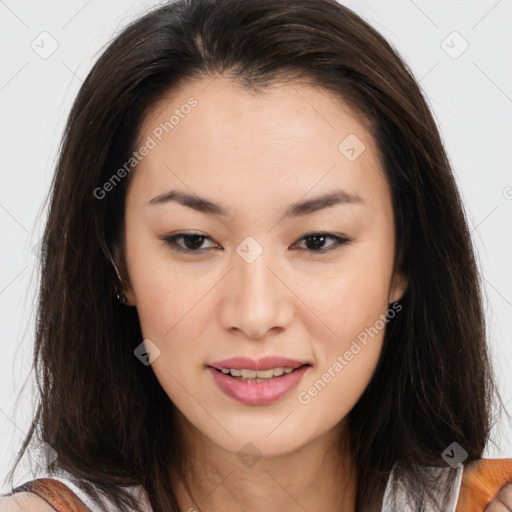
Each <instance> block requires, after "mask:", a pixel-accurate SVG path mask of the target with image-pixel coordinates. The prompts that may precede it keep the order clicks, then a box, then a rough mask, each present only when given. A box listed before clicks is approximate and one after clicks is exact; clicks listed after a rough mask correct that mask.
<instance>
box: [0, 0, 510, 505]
mask: <svg viewBox="0 0 512 512" xmlns="http://www.w3.org/2000/svg"><path fill="white" fill-rule="evenodd" d="M42 257H43V262H44V264H43V270H42V281H41V295H40V303H39V317H38V324H37V339H36V360H35V364H36V367H37V368H38V369H39V376H40V382H41V390H42V393H41V401H40V405H39V408H38V410H37V412H36V415H35V418H34V422H33V425H32V429H31V431H30V435H29V436H28V437H27V439H26V440H25V443H24V445H23V447H22V449H21V450H20V454H19V457H18V459H17V461H16V463H18V462H19V460H20V458H21V456H22V454H23V453H24V451H25V450H26V449H27V448H28V446H29V443H30V441H31V440H32V439H33V438H34V439H39V440H42V441H44V443H46V444H45V445H44V446H45V447H46V449H47V452H46V453H53V454H54V457H52V458H49V459H48V460H47V461H46V464H45V466H46V465H47V467H46V468H45V469H44V471H42V472H40V473H38V474H36V475H34V476H35V477H38V478H39V479H36V478H32V480H31V481H28V482H26V483H25V485H24V486H18V487H17V488H16V489H14V490H13V491H14V492H13V496H12V497H11V498H8V499H6V500H4V501H3V504H4V505H3V506H4V507H9V506H10V507H14V506H16V507H20V506H21V508H22V509H23V508H25V509H26V510H29V509H30V507H32V506H34V507H39V506H40V507H43V506H44V505H45V503H46V502H45V501H41V499H39V498H38V499H39V502H38V504H36V505H33V503H34V500H35V498H33V496H34V495H35V494H38V495H39V496H40V497H42V498H44V499H45V500H46V501H47V502H48V503H52V504H53V507H54V508H55V509H57V510H87V509H89V510H105V509H112V510H153V511H160V510H162V511H163V510H165V511H189V512H192V511H194V510H201V511H208V512H217V511H220V510H225V509H226V508H228V507H236V508H238V509H241V510H251V511H256V510H266V511H277V510H287V511H295V510H311V511H313V510H332V511H341V510H343V511H352V512H354V511H383V512H390V511H396V510H411V511H417V510H442V511H455V510H457V511H458V512H462V511H463V510H464V511H467V510H470V507H472V508H471V510H478V511H481V510H483V508H484V507H486V506H488V508H487V509H486V510H490V508H489V507H502V508H503V507H510V506H511V504H510V501H511V500H510V489H511V488H512V486H510V485H509V486H507V485H506V484H507V482H508V481H512V468H511V464H510V463H511V460H510V459H502V460H494V461H492V460H491V461H486V460H482V453H483V450H484V448H485V446H486V443H487V441H488V437H489V431H490V426H491V425H490V418H491V406H492V404H493V403H494V402H495V401H497V400H498V398H497V395H496V393H495V385H494V381H493V377H492V373H491V368H490V363H489V357H488V353H487V346H486V340H485V329H484V316H483V311H482V303H481V295H480V286H479V281H478V274H477V267H476V264H475V258H474V254H473V249H472V245H471V240H470V236H469V230H468V228H467V225H466V221H465V217H464V211H463V206H462V203H461V199H460V196H459V193H458V191H457V188H456V184H455V181H454V178H453V174H452V171H451V169H450V164H449V161H448V159H447V156H446V153H445V150H444V148H443V145H442V142H441V139H440V136H439V132H438V129H437V127H436V125H435V122H434V120H433V118H432V115H431V113H430V111H429V109H428V107H427V105H426V103H425V100H424V98H423V96H422V94H421V91H420V89H419V87H418V85H417V84H416V82H415V81H414V78H413V77H412V76H411V74H410V72H409V71H408V69H407V66H406V65H405V64H404V63H403V61H402V60H401V59H400V57H399V56H398V55H397V54H396V53H395V52H394V51H393V49H392V48H391V47H390V45H389V44H388V43H387V42H386V41H385V40H384V39H383V38H382V36H380V35H379V34H378V33H377V32H376V31H375V30H374V29H373V28H371V27H370V26H369V25H367V24H366V23H365V22H364V21H363V20H362V19H361V18H359V17H358V16H356V15H355V14H354V13H353V12H352V11H350V10H349V9H347V8H345V7H343V6H341V5H339V4H338V3H336V2H335V1H333V0H314V1H311V0H308V1H307V2H306V1H302V0H285V1H280V2H275V1H271V0H257V1H256V0H254V1H242V2H241V1H239V0H191V1H186V0H180V1H177V2H173V3H169V4H167V5H165V6H163V7H160V8H158V9H155V10H154V11H153V12H150V13H149V14H147V15H146V16H144V17H143V18H141V19H139V20H137V21H135V22H134V23H133V24H131V25H130V26H129V27H128V28H126V29H125V30H124V31H123V32H122V33H121V34H120V35H119V36H118V37H117V38H116V39H115V40H114V41H113V42H112V43H111V44H110V45H109V47H108V48H107V49H106V51H105V52H104V54H103V55H102V56H101V57H100V59H99V60H98V62H97V63H96V65H95V66H94V68H93V69H92V71H91V72H90V74H89V76H88V77H87V79H86V80H85V82H84V84H83V86H82V88H81V90H80V92H79V94H78V97H77V99H76V101H75V104H74V106H73V109H72V111H71V114H70V117H69V120H68V125H67V129H66V133H65V137H64V141H63V146H62V152H61V155H60V159H59V162H58V166H57V170H56V175H55V181H54V184H53V190H52V200H51V205H50V212H49V218H48V222H47V227H46V231H45V235H44V245H43V254H42ZM50 448H51V450H50ZM55 455H56V458H55ZM51 459H54V460H51ZM11 476H12V472H11ZM59 482H60V483H59ZM63 484H64V485H63ZM70 490H71V491H72V492H71V493H70ZM16 496H18V497H20V496H23V498H25V499H27V501H26V502H25V505H23V503H22V501H21V500H19V501H18V502H15V500H16ZM8 500H10V501H8ZM491 502H493V503H492V504H491ZM31 503H32V504H31ZM13 509H14V508H13ZM35 509H38V508H35ZM39 509H40V510H42V508H39ZM6 510H7V509H6ZM496 510H498V509H496Z"/></svg>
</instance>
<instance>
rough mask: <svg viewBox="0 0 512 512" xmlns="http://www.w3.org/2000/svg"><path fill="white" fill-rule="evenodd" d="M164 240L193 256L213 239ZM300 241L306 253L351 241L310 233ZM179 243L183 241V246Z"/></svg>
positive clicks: (189, 236) (193, 236)
mask: <svg viewBox="0 0 512 512" xmlns="http://www.w3.org/2000/svg"><path fill="white" fill-rule="evenodd" d="M327 239H331V240H334V242H333V243H331V244H329V245H328V246H327V248H326V247H324V245H325V242H326V240H327ZM162 240H163V241H164V242H165V244H167V245H168V246H169V247H170V248H171V249H173V250H175V251H178V252H183V253H189V254H192V253H201V252H203V251H204V250H205V248H204V247H201V246H202V245H203V243H204V242H205V241H206V240H211V238H210V237H208V236H206V235H201V234H197V233H177V234H176V235H172V236H168V237H164V238H162ZM299 240H300V241H302V240H304V241H305V242H306V249H305V250H306V251H308V252H317V253H318V252H319V253H325V252H327V251H331V250H333V249H335V248H336V247H338V246H340V245H343V244H347V243H349V242H350V241H351V240H350V239H348V238H346V237H341V236H337V235H334V234H332V233H324V232H317V233H309V234H307V235H305V236H303V237H302V238H300V239H299ZM178 241H182V242H183V245H181V244H180V243H179V242H178Z"/></svg>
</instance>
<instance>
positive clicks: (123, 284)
mask: <svg viewBox="0 0 512 512" xmlns="http://www.w3.org/2000/svg"><path fill="white" fill-rule="evenodd" d="M113 256H114V264H115V269H114V272H116V275H117V279H116V286H117V287H118V288H119V289H120V291H121V292H122V293H124V294H125V295H126V303H125V305H126V306H135V294H134V293H133V288H132V286H131V283H130V279H129V276H128V272H127V269H126V264H125V258H124V256H123V253H122V249H121V248H120V247H119V245H118V244H115V245H114V247H113Z"/></svg>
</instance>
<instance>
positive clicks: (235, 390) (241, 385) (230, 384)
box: [208, 359, 310, 405]
mask: <svg viewBox="0 0 512 512" xmlns="http://www.w3.org/2000/svg"><path fill="white" fill-rule="evenodd" d="M281 361H282V359H281ZM216 364H217V363H216ZM265 364H267V363H265ZM281 366H283V365H279V367H281ZM292 366H293V365H290V366H286V368H291V367H292ZM224 368H226V367H224ZM231 368H233V367H231ZM235 368H236V367H235ZM244 368H246V369H247V370H250V369H252V368H247V367H246V366H244ZM270 368H276V366H271V367H270ZM309 368H310V366H302V367H301V368H299V369H298V370H294V371H293V372H291V373H288V374H286V373H284V374H283V375H281V376H279V377H274V378H272V379H271V380H269V381H268V382H243V381H240V380H237V379H235V378H233V377H231V376H229V375H225V374H224V373H222V372H221V371H219V370H216V369H215V368H213V367H211V366H210V367H208V371H209V372H210V373H211V374H212V376H213V379H214V380H215V382H216V384H217V386H219V388H220V390H221V391H222V392H223V393H224V394H225V395H226V396H228V397H229V398H232V399H233V400H236V401H237V402H240V403H242V404H246V405H263V404H269V403H271V402H274V401H276V400H278V399H279V398H281V397H282V396H284V395H286V394H287V393H288V392H289V391H291V390H292V389H293V388H294V387H295V386H297V384H298V383H299V381H300V379H301V378H302V376H303V375H304V374H305V373H306V372H307V371H308V369H309Z"/></svg>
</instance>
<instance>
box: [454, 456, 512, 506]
mask: <svg viewBox="0 0 512 512" xmlns="http://www.w3.org/2000/svg"><path fill="white" fill-rule="evenodd" d="M507 483H512V459H480V460H477V461H475V462H472V463H471V464H468V465H465V466H464V473H463V476H462V483H461V487H460V492H459V499H458V501H457V508H456V512H483V511H484V509H485V507H486V506H487V505H488V504H489V503H490V502H491V501H492V500H493V499H494V498H496V495H497V494H498V493H499V491H500V489H501V488H502V487H503V486H504V485H506V484H507Z"/></svg>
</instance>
